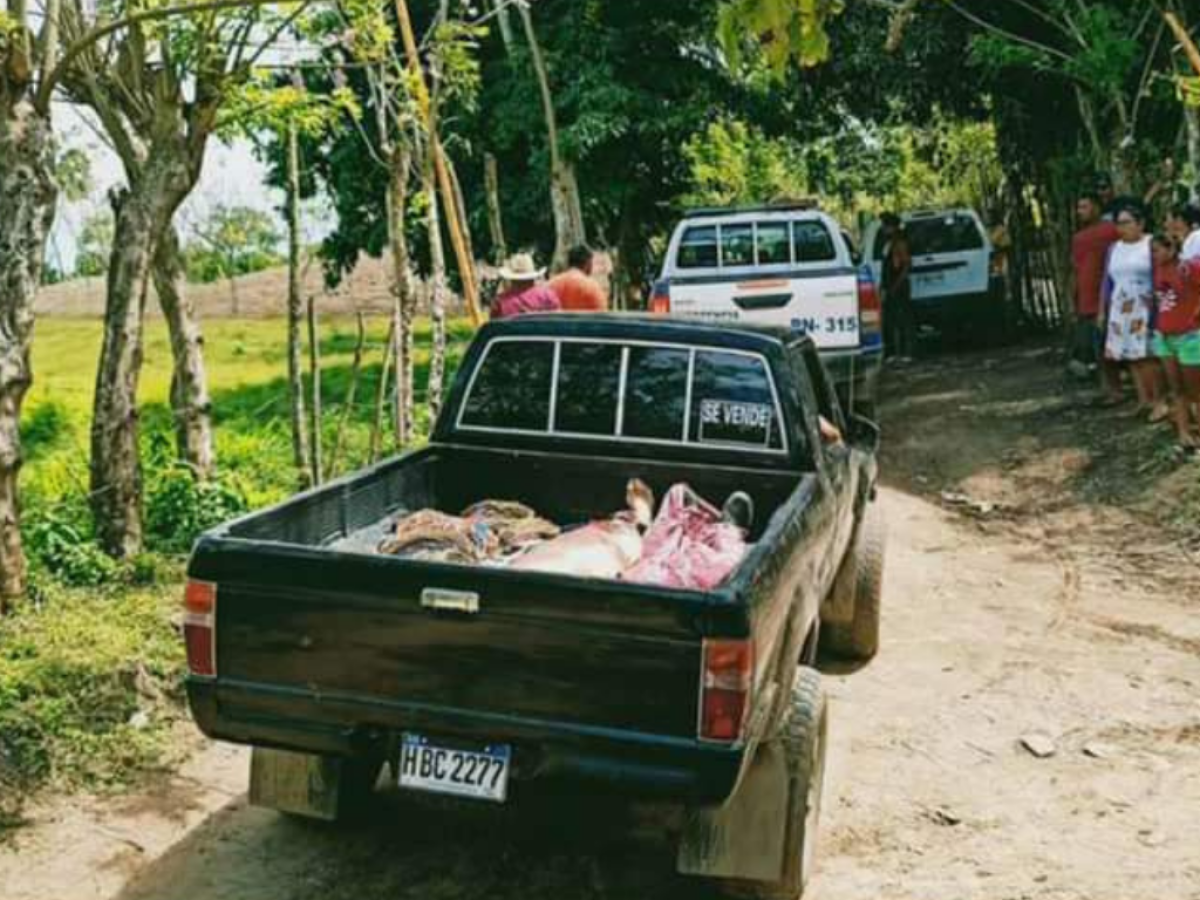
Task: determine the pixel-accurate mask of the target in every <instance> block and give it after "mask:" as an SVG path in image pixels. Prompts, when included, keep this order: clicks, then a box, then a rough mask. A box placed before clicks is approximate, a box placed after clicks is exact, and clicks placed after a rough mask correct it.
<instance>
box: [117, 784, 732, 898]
mask: <svg viewBox="0 0 1200 900" xmlns="http://www.w3.org/2000/svg"><path fill="white" fill-rule="evenodd" d="M385 777H386V776H385ZM668 824H669V823H668V822H667V821H666V820H664V819H662V818H661V817H660V816H658V815H656V814H655V813H653V812H652V811H638V810H634V809H631V808H629V807H627V806H623V805H620V804H617V803H615V802H608V801H605V800H604V799H602V798H592V799H589V800H585V801H581V800H577V799H572V800H571V801H570V802H564V801H555V800H553V799H549V798H547V799H542V798H536V799H529V800H526V801H524V802H521V803H517V804H514V805H512V806H509V807H505V808H496V809H491V808H488V809H480V808H479V807H475V806H462V805H458V804H452V803H451V804H445V805H443V804H441V803H438V802H432V803H427V802H424V801H418V800H413V799H410V798H408V797H405V796H403V795H401V794H400V793H399V792H398V791H396V790H394V789H393V790H381V791H380V792H377V793H376V795H375V796H374V797H372V798H371V802H370V805H369V806H368V808H367V809H365V810H364V812H363V815H362V816H360V817H359V818H358V820H357V821H355V822H352V823H349V824H344V825H330V824H324V823H315V822H306V821H302V820H299V819H295V818H291V817H288V816H283V815H280V814H278V813H275V812H272V811H268V810H261V809H255V808H252V807H250V806H248V805H247V804H246V801H245V799H244V798H240V799H238V800H235V801H233V802H231V803H230V804H228V805H227V806H226V807H225V808H224V809H222V810H221V811H219V812H218V813H217V814H216V815H213V816H212V817H210V818H209V819H208V820H207V821H206V822H205V823H204V824H203V825H202V826H201V827H200V828H197V829H196V830H195V831H193V832H192V833H191V834H189V835H188V836H187V837H186V838H185V839H184V840H183V841H182V842H180V843H179V844H177V845H176V846H175V847H174V848H172V850H171V851H170V852H168V853H167V854H165V855H164V856H163V857H162V858H161V859H159V860H157V861H156V862H154V863H152V864H150V865H148V866H145V867H143V868H141V869H140V870H139V871H138V872H137V874H136V875H135V876H134V877H133V879H132V880H131V881H130V882H129V883H128V884H127V886H126V888H125V890H124V891H123V892H122V893H121V894H120V895H119V898H120V900H162V898H165V897H195V898H199V897H203V898H204V900H234V898H238V900H242V898H246V897H251V896H253V897H254V898H256V900H284V898H286V900H305V898H310V897H311V898H317V897H320V898H322V900H341V898H347V900H349V898H355V900H360V898H361V900H372V898H388V900H395V898H404V897H411V898H417V897H420V898H438V900H458V898H468V897H470V898H476V897H487V898H490V900H507V898H512V900H517V898H520V900H540V898H547V900H549V898H567V897H572V898H576V897H578V898H613V900H616V898H632V897H654V898H663V900H675V898H678V900H683V898H688V900H697V898H704V897H707V896H709V894H708V892H707V891H706V890H705V889H704V888H703V885H700V884H698V883H697V882H695V881H689V880H686V879H683V878H681V877H679V876H677V875H676V874H675V873H674V871H673V869H674V850H673V842H672V841H671V839H670V837H669V835H668V834H667V828H668Z"/></svg>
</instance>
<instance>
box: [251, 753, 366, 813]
mask: <svg viewBox="0 0 1200 900" xmlns="http://www.w3.org/2000/svg"><path fill="white" fill-rule="evenodd" d="M343 767H344V766H343V761H342V760H340V759H335V758H331V757H327V756H314V755H311V754H308V753H293V752H292V751H290V750H273V749H268V748H266V747H255V748H254V749H253V750H252V752H251V754H250V805H251V806H261V807H265V808H267V809H274V810H278V811H279V812H284V813H291V814H292V815H296V816H303V817H304V818H307V819H321V820H324V821H326V822H332V821H334V820H336V819H337V818H338V815H339V813H340V812H341V809H340V808H339V807H340V805H341V803H340V801H341V795H342V791H341V782H342V769H343Z"/></svg>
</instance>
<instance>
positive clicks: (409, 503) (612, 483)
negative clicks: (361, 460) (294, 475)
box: [228, 447, 799, 554]
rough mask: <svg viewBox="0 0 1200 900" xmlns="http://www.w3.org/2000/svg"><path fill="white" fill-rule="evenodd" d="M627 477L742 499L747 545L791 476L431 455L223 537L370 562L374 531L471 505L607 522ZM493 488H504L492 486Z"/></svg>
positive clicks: (247, 522)
mask: <svg viewBox="0 0 1200 900" xmlns="http://www.w3.org/2000/svg"><path fill="white" fill-rule="evenodd" d="M631 478H640V479H642V480H643V481H645V482H646V483H647V484H648V485H649V486H650V487H651V489H652V490H653V491H654V494H655V497H656V499H658V498H661V497H662V495H663V494H665V493H666V491H667V489H668V488H670V487H671V486H672V485H673V484H676V483H678V482H680V481H686V482H687V483H689V484H691V486H692V487H693V488H695V489H696V490H697V491H698V492H699V493H700V494H701V495H702V496H704V497H705V498H706V499H707V500H709V501H710V502H712V503H715V504H717V505H720V504H721V503H722V502H724V500H725V498H726V497H727V496H728V495H729V494H731V493H733V492H734V491H739V490H740V491H745V492H746V493H748V494H749V495H750V496H751V497H752V498H753V500H754V505H755V511H756V515H755V527H754V530H753V532H752V533H751V535H750V539H751V540H752V541H753V540H756V539H757V537H758V536H759V535H761V533H762V532H763V530H764V529H765V528H766V525H767V522H768V520H769V519H770V517H771V515H772V514H773V513H774V512H775V510H776V509H777V508H778V507H779V506H780V505H782V503H783V502H784V501H785V500H786V499H787V497H788V494H790V493H791V492H792V491H793V490H794V489H795V487H796V485H797V483H798V481H799V478H798V476H797V477H795V478H792V477H787V476H781V475H779V474H778V473H774V472H764V471H762V470H753V469H737V468H732V467H730V468H722V467H714V466H688V465H683V464H680V463H674V462H673V463H656V462H650V461H646V460H635V459H616V458H613V459H604V458H596V457H587V458H584V457H568V456H560V455H550V454H539V453H532V452H525V451H500V450H484V449H473V448H465V447H462V448H431V449H429V450H426V451H422V452H420V453H417V454H413V455H411V456H407V457H402V458H401V459H400V460H397V461H394V462H391V463H386V464H384V465H383V466H380V467H378V468H376V469H373V470H371V471H369V472H368V473H366V474H364V475H360V476H358V477H356V478H353V479H351V480H348V481H343V482H339V483H336V484H332V485H330V486H328V487H327V488H324V489H322V490H319V491H316V492H313V493H310V494H307V495H302V496H300V497H297V498H295V499H294V500H291V501H289V502H287V503H285V504H283V505H281V506H278V507H275V508H274V509H271V510H268V511H266V512H264V513H259V514H256V515H252V516H249V517H247V518H244V519H242V520H240V521H237V522H235V523H233V524H232V525H231V526H230V527H229V529H228V535H229V536H230V537H234V538H241V539H246V540H255V541H269V542H272V543H284V544H294V545H298V546H304V547H327V548H329V549H331V550H337V551H347V552H360V553H361V552H370V553H372V554H373V553H374V548H375V546H376V545H377V544H378V542H379V539H380V538H381V537H382V536H383V526H384V525H385V524H386V523H387V522H389V521H391V520H392V519H394V518H395V517H396V516H397V515H402V514H404V513H406V512H415V511H416V510H418V509H426V508H432V509H438V510H440V511H442V512H446V513H451V514H458V513H460V512H462V510H464V509H465V508H466V507H468V506H470V505H471V504H473V503H476V502H478V501H480V500H485V499H493V500H515V501H518V502H521V503H524V504H526V505H527V506H530V507H532V508H533V509H535V510H536V511H537V512H538V514H539V515H542V516H544V517H546V518H548V519H550V520H551V521H554V522H557V523H558V524H560V525H573V524H580V523H584V522H588V521H591V520H593V519H599V518H607V517H609V516H611V515H612V514H613V513H615V512H617V511H619V510H622V509H624V508H625V487H626V484H627V482H628V481H629V479H631ZM499 483H503V484H504V488H503V489H498V488H497V487H496V485H497V484H499ZM567 485H569V489H564V487H565V486H567Z"/></svg>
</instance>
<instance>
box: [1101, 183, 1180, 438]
mask: <svg viewBox="0 0 1200 900" xmlns="http://www.w3.org/2000/svg"><path fill="white" fill-rule="evenodd" d="M1116 225H1117V230H1118V232H1119V234H1120V240H1118V241H1117V242H1116V243H1115V244H1113V245H1112V248H1111V249H1110V250H1109V252H1108V262H1107V265H1106V272H1105V275H1106V277H1105V300H1106V302H1105V309H1106V312H1107V316H1106V319H1107V335H1106V338H1105V344H1104V356H1105V359H1106V360H1108V361H1110V362H1112V363H1117V364H1126V365H1128V366H1129V368H1130V370H1131V371H1132V372H1133V382H1134V386H1135V387H1136V389H1137V396H1138V406H1139V410H1140V411H1147V410H1149V411H1150V412H1151V416H1152V417H1153V418H1155V420H1156V421H1157V420H1159V419H1162V418H1166V415H1167V414H1168V413H1167V410H1165V408H1164V409H1163V410H1162V411H1161V412H1162V414H1161V415H1159V412H1160V411H1159V410H1158V409H1157V406H1158V404H1159V403H1160V393H1161V392H1160V390H1159V384H1160V377H1159V373H1160V369H1159V366H1158V364H1157V361H1156V360H1155V359H1154V358H1153V356H1152V355H1151V349H1150V334H1151V327H1152V318H1153V311H1154V255H1153V253H1152V249H1151V242H1150V235H1148V234H1147V233H1146V214H1145V212H1144V211H1143V210H1142V208H1141V207H1140V206H1138V205H1136V204H1133V203H1130V204H1127V205H1125V206H1122V207H1120V208H1119V209H1118V210H1117V217H1116Z"/></svg>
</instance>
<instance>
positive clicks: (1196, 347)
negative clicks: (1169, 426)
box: [1153, 235, 1200, 456]
mask: <svg viewBox="0 0 1200 900" xmlns="http://www.w3.org/2000/svg"><path fill="white" fill-rule="evenodd" d="M1154 302H1155V315H1154V321H1155V326H1154V339H1153V346H1154V354H1155V355H1156V356H1157V357H1158V358H1159V361H1160V362H1161V363H1162V367H1163V371H1164V373H1165V375H1166V379H1167V384H1168V385H1169V386H1170V388H1171V394H1172V396H1173V397H1174V403H1173V405H1172V410H1171V412H1172V414H1173V416H1174V420H1175V431H1176V434H1177V435H1178V438H1179V448H1180V450H1181V451H1182V452H1183V453H1184V455H1186V456H1195V455H1196V448H1197V442H1198V441H1197V439H1198V438H1200V260H1193V261H1192V262H1180V260H1179V244H1178V242H1177V241H1176V239H1175V238H1174V237H1173V236H1171V235H1159V236H1157V237H1155V238H1154ZM1193 426H1197V428H1195V429H1194V428H1193Z"/></svg>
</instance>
